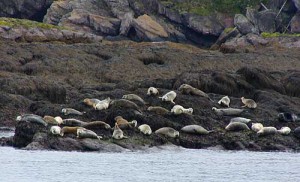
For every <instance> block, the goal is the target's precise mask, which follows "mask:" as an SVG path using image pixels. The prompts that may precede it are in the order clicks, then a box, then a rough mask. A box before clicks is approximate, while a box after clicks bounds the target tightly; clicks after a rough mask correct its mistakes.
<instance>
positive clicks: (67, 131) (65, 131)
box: [60, 126, 82, 136]
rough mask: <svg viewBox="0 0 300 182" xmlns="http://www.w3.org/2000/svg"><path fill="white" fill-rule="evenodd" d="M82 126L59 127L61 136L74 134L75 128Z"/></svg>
mask: <svg viewBox="0 0 300 182" xmlns="http://www.w3.org/2000/svg"><path fill="white" fill-rule="evenodd" d="M81 128H82V127H70V126H64V127H63V128H62V129H61V133H60V135H61V136H64V135H65V134H74V135H77V129H81Z"/></svg>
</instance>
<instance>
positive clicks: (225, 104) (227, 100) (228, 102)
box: [218, 96, 230, 107]
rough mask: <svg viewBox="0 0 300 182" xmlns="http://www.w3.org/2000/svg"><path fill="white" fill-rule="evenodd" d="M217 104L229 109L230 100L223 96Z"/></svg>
mask: <svg viewBox="0 0 300 182" xmlns="http://www.w3.org/2000/svg"><path fill="white" fill-rule="evenodd" d="M218 104H220V105H224V106H227V107H229V104H230V98H229V97H228V96H224V97H222V98H221V99H220V100H219V101H218Z"/></svg>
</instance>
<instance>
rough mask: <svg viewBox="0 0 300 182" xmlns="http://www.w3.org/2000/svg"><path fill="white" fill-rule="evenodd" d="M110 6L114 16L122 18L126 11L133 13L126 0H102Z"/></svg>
mask: <svg viewBox="0 0 300 182" xmlns="http://www.w3.org/2000/svg"><path fill="white" fill-rule="evenodd" d="M104 1H105V2H106V4H107V5H108V6H109V7H110V9H111V11H112V13H113V15H114V16H116V17H117V18H118V19H122V18H123V17H124V16H125V15H126V14H127V13H130V14H134V13H133V12H132V10H131V9H130V7H129V3H128V0H118V1H115V0H104Z"/></svg>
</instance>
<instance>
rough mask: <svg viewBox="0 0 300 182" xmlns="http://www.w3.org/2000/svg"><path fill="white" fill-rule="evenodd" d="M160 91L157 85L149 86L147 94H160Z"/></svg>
mask: <svg viewBox="0 0 300 182" xmlns="http://www.w3.org/2000/svg"><path fill="white" fill-rule="evenodd" d="M158 94H159V91H158V89H157V88H155V87H149V88H148V90H147V95H158Z"/></svg>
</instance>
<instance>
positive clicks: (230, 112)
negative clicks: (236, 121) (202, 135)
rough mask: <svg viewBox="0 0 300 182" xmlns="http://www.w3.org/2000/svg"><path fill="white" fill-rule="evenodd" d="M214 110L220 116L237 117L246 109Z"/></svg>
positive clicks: (214, 108)
mask: <svg viewBox="0 0 300 182" xmlns="http://www.w3.org/2000/svg"><path fill="white" fill-rule="evenodd" d="M212 110H213V111H214V112H215V113H216V114H217V115H219V116H235V115H239V114H241V113H242V112H243V111H244V109H236V108H224V109H217V108H216V107H213V108H212Z"/></svg>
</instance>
